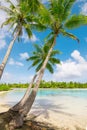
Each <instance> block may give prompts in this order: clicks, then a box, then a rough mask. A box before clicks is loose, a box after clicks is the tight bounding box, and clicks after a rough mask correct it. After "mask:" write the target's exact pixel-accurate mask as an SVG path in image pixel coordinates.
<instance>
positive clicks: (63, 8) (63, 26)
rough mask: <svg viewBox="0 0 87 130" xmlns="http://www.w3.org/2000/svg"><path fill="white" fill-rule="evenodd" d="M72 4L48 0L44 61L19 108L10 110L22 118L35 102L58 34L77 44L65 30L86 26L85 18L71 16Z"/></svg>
mask: <svg viewBox="0 0 87 130" xmlns="http://www.w3.org/2000/svg"><path fill="white" fill-rule="evenodd" d="M74 2H75V0H62V1H60V0H49V3H48V6H47V7H48V11H49V14H50V22H49V26H48V27H49V28H50V30H51V33H50V34H49V35H48V36H47V38H46V43H47V44H48V45H49V46H50V49H49V51H48V53H47V55H46V57H45V59H44V62H43V64H42V66H41V67H40V70H39V71H38V73H37V74H36V75H35V76H34V77H33V79H32V82H31V84H30V86H29V87H28V89H27V91H26V93H25V95H24V97H23V98H22V100H21V103H20V104H21V107H18V108H17V105H16V106H15V107H13V108H12V110H13V111H16V110H17V111H19V113H21V114H22V115H24V116H26V115H27V113H28V112H29V111H30V109H31V107H32V104H33V102H34V100H35V97H36V94H37V91H38V87H39V85H40V82H41V80H42V77H43V74H44V71H45V68H46V67H47V64H48V61H49V59H50V56H51V53H52V51H53V48H54V46H55V44H56V39H57V37H58V36H59V35H60V34H62V35H63V36H67V37H70V38H72V39H74V40H77V41H78V42H79V39H78V38H77V37H76V36H75V35H73V34H72V33H69V32H67V31H66V30H69V29H73V28H77V27H79V26H81V25H86V24H87V16H84V15H81V14H79V15H71V8H72V6H73V4H74ZM40 13H42V12H40ZM41 20H42V22H43V23H46V21H47V19H46V18H45V17H44V15H42V16H41ZM34 58H35V57H34ZM36 62H37V61H36ZM38 62H39V60H38ZM34 64H36V63H34ZM34 64H33V66H34ZM38 64H40V62H39V63H38ZM37 70H38V69H37ZM34 81H35V83H34V88H33V89H32V91H30V89H29V88H31V87H32V85H33V82H34Z"/></svg>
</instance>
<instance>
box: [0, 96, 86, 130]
mask: <svg viewBox="0 0 87 130" xmlns="http://www.w3.org/2000/svg"><path fill="white" fill-rule="evenodd" d="M9 107H10V106H9V104H8V102H6V101H3V103H2V102H0V112H4V111H6V110H8V109H9ZM30 115H33V116H34V120H35V121H39V122H46V123H49V124H52V125H53V126H56V127H58V128H60V130H61V129H62V128H64V129H65V130H77V129H76V128H80V129H81V130H86V127H87V100H86V99H84V98H77V97H71V96H57V97H56V96H55V97H53V96H50V97H48V99H47V98H46V97H41V98H39V97H37V98H36V101H35V103H34V105H33V107H32V110H31V112H30V113H29V115H28V117H29V116H30Z"/></svg>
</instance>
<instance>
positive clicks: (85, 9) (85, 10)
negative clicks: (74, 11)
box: [81, 2, 87, 16]
mask: <svg viewBox="0 0 87 130" xmlns="http://www.w3.org/2000/svg"><path fill="white" fill-rule="evenodd" d="M81 13H82V14H84V15H86V16H87V2H85V3H84V4H83V6H81Z"/></svg>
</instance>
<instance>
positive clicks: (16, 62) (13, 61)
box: [8, 58, 24, 67]
mask: <svg viewBox="0 0 87 130" xmlns="http://www.w3.org/2000/svg"><path fill="white" fill-rule="evenodd" d="M8 64H9V65H16V66H21V67H22V66H24V64H23V63H21V62H18V61H15V60H14V59H13V58H10V60H9V62H8Z"/></svg>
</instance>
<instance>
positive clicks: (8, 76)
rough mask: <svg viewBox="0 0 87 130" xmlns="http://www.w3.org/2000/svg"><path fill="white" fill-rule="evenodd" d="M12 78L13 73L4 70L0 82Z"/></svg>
mask: <svg viewBox="0 0 87 130" xmlns="http://www.w3.org/2000/svg"><path fill="white" fill-rule="evenodd" d="M12 79H13V75H12V74H11V73H9V72H4V73H3V75H2V78H1V83H8V82H11V80H12Z"/></svg>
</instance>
